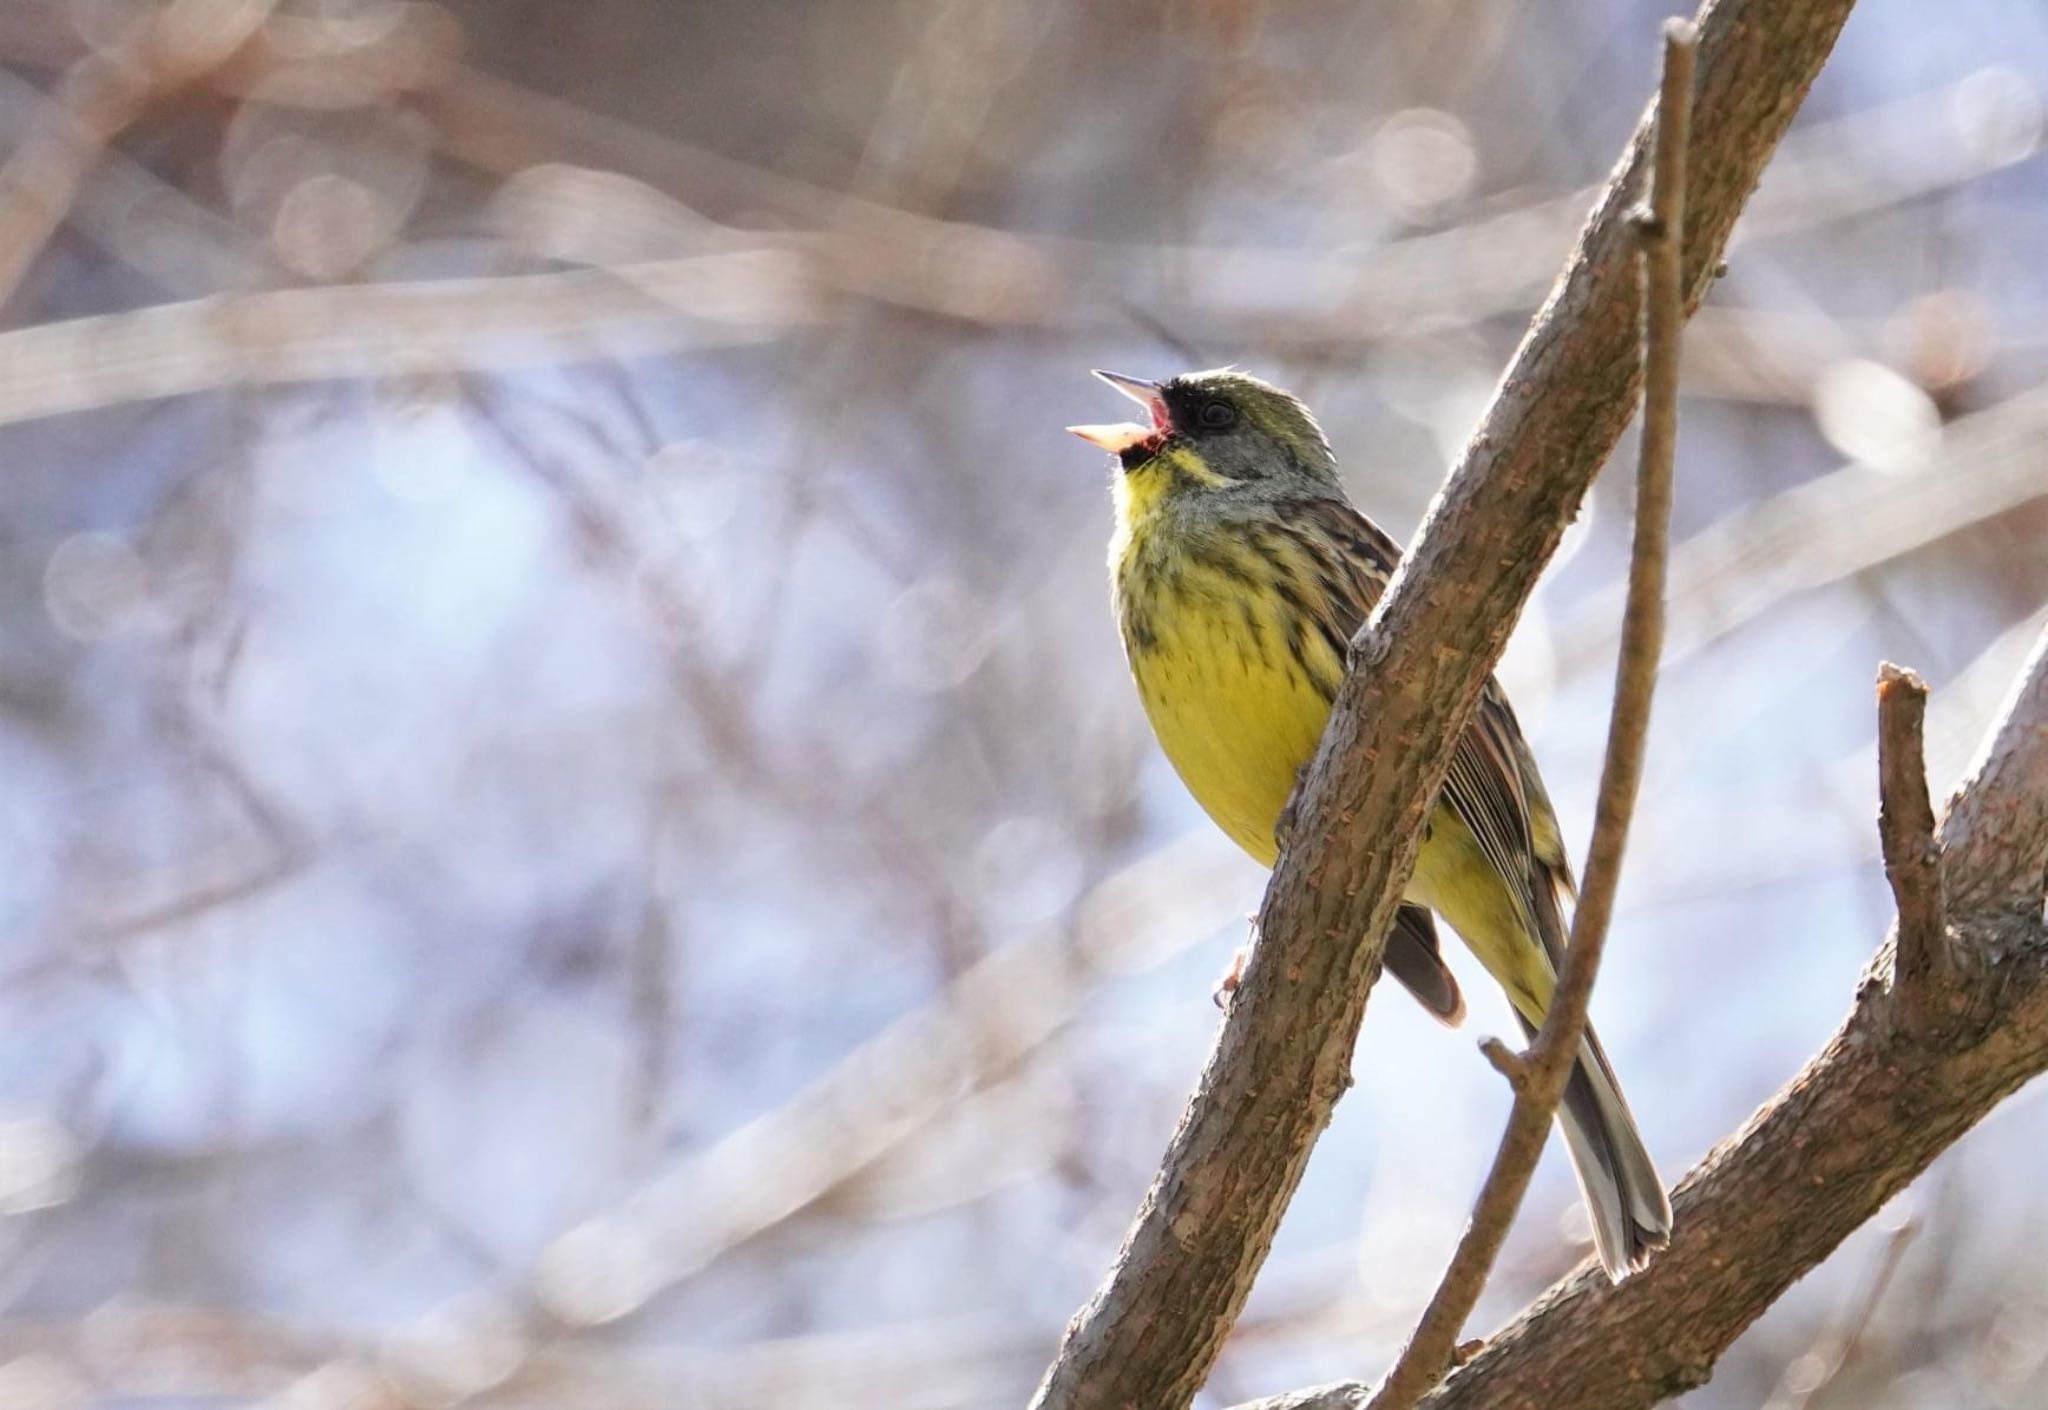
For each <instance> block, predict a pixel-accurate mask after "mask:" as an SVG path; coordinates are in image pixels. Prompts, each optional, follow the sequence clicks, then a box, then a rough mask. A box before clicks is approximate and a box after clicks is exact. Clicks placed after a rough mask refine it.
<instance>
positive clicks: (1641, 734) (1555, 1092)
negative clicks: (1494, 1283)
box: [1368, 20, 1932, 1410]
mask: <svg viewBox="0 0 2048 1410" xmlns="http://www.w3.org/2000/svg"><path fill="white" fill-rule="evenodd" d="M1697 42H1698V36H1697V35H1696V34H1695V33H1694V32H1693V28H1692V26H1691V25H1689V24H1687V23H1685V22H1684V21H1683V20H1671V21H1667V22H1666V24H1665V26H1664V68H1663V79H1662V82H1661V84H1660V87H1659V92H1658V98H1657V140H1656V160H1655V165H1654V167H1653V168H1652V171H1651V176H1650V199H1649V203H1648V207H1647V209H1646V210H1644V211H1642V212H1641V213H1640V214H1639V216H1638V218H1637V221H1636V234H1637V236H1638V238H1639V240H1640V242H1641V246H1642V250H1641V262H1642V272H1643V320H1642V322H1643V366H1644V380H1643V438H1642V466H1641V470H1640V471H1639V474H1638V478H1637V488H1636V527H1635V541H1634V544H1633V546H1632V549H1631V553H1630V557H1629V572H1628V599H1627V603H1626V606H1625V608H1624V610H1623V613H1622V627H1621V651H1620V655H1619V659H1618V660H1617V661H1616V663H1615V672H1614V707H1613V713H1612V716H1611V718H1610V720H1609V722H1608V726H1607V757H1606V760H1605V761H1604V763H1603V764H1602V767H1601V770H1600V792H1599V801H1598V803H1597V805H1596V807H1595V809H1594V815H1593V840H1592V843H1591V845H1590V846H1589V847H1588V848H1587V851H1586V884H1585V887H1584V889H1583V890H1582V891H1581V892H1580V895H1579V901H1578V905H1577V907H1576V908H1575V910H1574V911H1573V913H1572V938H1571V948H1570V949H1569V951H1568V952H1567V953H1566V955H1565V962H1564V969H1563V973H1561V974H1560V975H1559V976H1558V983H1557V991H1556V993H1555V994H1554V995H1553V996H1552V998H1551V1002H1550V1009H1549V1011H1548V1012H1547V1013H1546V1014H1545V1015H1544V1019H1543V1027H1542V1030H1541V1031H1540V1032H1538V1033H1537V1035H1536V1040H1535V1042H1533V1043H1532V1044H1530V1047H1529V1051H1528V1054H1527V1055H1526V1056H1525V1057H1524V1059H1523V1060H1522V1063H1521V1066H1520V1068H1519V1069H1518V1070H1513V1071H1511V1072H1510V1077H1509V1080H1510V1081H1511V1082H1512V1083H1513V1085H1514V1089H1515V1102H1514V1107H1513V1109H1512V1110H1511V1111H1510V1112H1509V1113H1508V1124H1507V1129H1506V1130H1505V1131H1504V1132H1503V1133H1502V1134H1501V1138H1500V1148H1499V1149H1498V1150H1497V1151H1496V1152H1495V1153H1494V1157H1493V1168H1492V1169H1490V1170H1489V1171H1487V1174H1486V1182H1485V1183H1484V1184H1483V1185H1481V1186H1480V1189H1479V1198H1478V1199H1477V1200H1476V1201H1475V1202H1474V1203H1473V1206H1472V1218H1471V1219H1470V1221H1469V1222H1467V1224H1466V1226H1465V1232H1464V1234H1463V1236H1462V1237H1460V1238H1459V1240H1458V1246H1457V1248H1456V1249H1455V1250H1453V1251H1452V1254H1451V1261H1450V1264H1449V1266H1448V1267H1446V1268H1445V1269H1444V1275H1443V1278H1442V1280H1441V1281H1440V1282H1439V1283H1438V1284H1437V1289H1436V1292H1435V1293H1434V1294H1433V1295H1432V1296H1431V1297H1430V1300H1429V1305H1428V1306H1427V1307H1425V1308H1424V1309H1423V1312H1422V1319H1421V1320H1420V1321H1419V1322H1417V1323H1416V1326H1415V1331H1414V1333H1413V1334H1412V1335H1411V1336H1410V1337H1409V1338H1408V1344H1407V1346H1405V1347H1404V1348H1402V1351H1401V1355H1400V1356H1399V1357H1398V1358H1397V1359H1396V1360H1395V1362H1394V1367H1393V1369H1392V1370H1391V1371H1389V1372H1388V1373H1387V1377H1386V1379H1385V1380H1384V1381H1382V1382H1381V1384H1380V1388H1379V1390H1378V1392H1377V1393H1375V1394H1374V1396H1373V1398H1372V1401H1371V1403H1370V1405H1369V1406H1368V1410H1409V1407H1411V1406H1413V1405H1414V1404H1415V1402H1416V1401H1418V1400H1420V1399H1421V1398H1422V1396H1423V1394H1424V1393H1425V1392H1426V1391H1428V1389H1429V1388H1430V1387H1431V1386H1433V1385H1435V1384H1436V1383H1437V1382H1438V1381H1440V1380H1442V1379H1443V1376H1444V1372H1445V1371H1447V1370H1449V1369H1450V1365H1451V1358H1452V1357H1453V1355H1454V1354H1455V1353H1456V1351H1457V1347H1458V1333H1459V1332H1460V1331H1462V1330H1463V1329H1464V1326H1465V1321H1466V1319H1467V1318H1469V1317H1470V1316H1471V1315H1472V1309H1473V1307H1474V1306H1476V1305H1477V1304H1478V1302H1479V1294H1480V1292H1481V1291H1482V1290H1483V1289H1484V1288H1485V1287H1486V1280H1487V1277H1488V1275H1490V1274H1491V1273H1492V1271H1493V1265H1494V1262H1495V1260H1496V1259H1498V1258H1499V1257H1500V1250H1501V1246H1502V1245H1503V1244H1505V1243H1506V1242H1507V1237H1508V1230H1509V1228H1511V1227H1512V1226H1513V1224H1514V1222H1515V1214H1516V1212H1517V1211H1519V1210H1520V1209H1521V1207H1522V1197H1523V1195H1525V1194H1526V1193H1527V1192H1528V1189H1529V1180H1530V1177H1531V1176H1533V1175H1534V1174H1535V1173H1536V1162H1537V1161H1538V1160H1539V1159H1541V1158H1542V1155H1543V1146H1544V1141H1545V1138H1546V1137H1548V1136H1549V1134H1550V1122H1551V1118H1552V1117H1553V1116H1555V1115H1556V1114H1557V1104H1558V1102H1559V1100H1561V1099H1562V1098H1563V1096H1564V1087H1565V1081H1566V1079H1567V1078H1568V1077H1569V1076H1570V1075H1571V1070H1572V1065H1573V1063H1574V1062H1576V1061H1577V1059H1578V1054H1579V1044H1580V1040H1581V1039H1582V1038H1583V1037H1584V1035H1585V1032H1586V1010H1587V1007H1588V1005H1589V1004H1590V1003H1591V1002H1592V998H1593V979H1594V976H1595V975H1596V974H1597V973H1598V972H1599V968H1600V956H1601V953H1602V951H1603V950H1604V949H1605V947H1606V944H1607V930H1608V924H1609V922H1610V921H1611V920H1612V919H1613V916H1614V896H1615V892H1616V890H1617V889H1618V888H1619V886H1620V883H1621V859H1622V855H1623V853H1624V852H1625V851H1626V849H1627V845H1628V825H1629V820H1630V819H1631V818H1632V817H1633V816H1634V815H1635V806H1636V794H1637V792H1638V790H1639V789H1640V787H1641V784H1642V777H1643V755H1644V752H1645V750H1646V748H1647V747H1648V745H1649V739H1650V704H1651V701H1652V699H1653V697H1654V696H1655V694H1656V688H1657V661H1658V657H1659V656H1660V655H1661V654H1662V652H1663V646H1664V578H1665V565H1666V562H1667V561H1668V559H1669V557H1670V552H1671V476H1672V462H1673V459H1674V457H1675V456H1676V453H1677V449H1678V345H1679V336H1680V334H1681V333H1683V332H1684V329H1685V289H1684V286H1683V284H1682V270H1681V268H1680V261H1681V259H1682V257H1683V252H1684V249H1685V157H1686V148H1687V145H1688V144H1689V142H1690V140H1691V137H1690V133H1691V126H1692V77H1693V50H1694V46H1695V44H1696V43H1697ZM1931 821H1932V820H1931V819H1930V824H1931ZM1931 838H1932V834H1931V833H1930V840H1931ZM1495 1065H1496V1066H1498V1065H1499V1063H1498V1060H1496V1062H1495Z"/></svg>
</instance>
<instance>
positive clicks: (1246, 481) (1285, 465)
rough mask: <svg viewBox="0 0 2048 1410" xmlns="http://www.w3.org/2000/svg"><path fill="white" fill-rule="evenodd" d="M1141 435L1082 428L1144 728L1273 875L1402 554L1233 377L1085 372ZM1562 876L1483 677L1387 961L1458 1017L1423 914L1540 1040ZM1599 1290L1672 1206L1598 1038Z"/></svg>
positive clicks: (1308, 422) (1583, 1161) (1588, 1130)
mask: <svg viewBox="0 0 2048 1410" xmlns="http://www.w3.org/2000/svg"><path fill="white" fill-rule="evenodd" d="M1095 375H1096V376H1098V377H1100V378H1102V379H1103V380H1104V381H1105V382H1107V383H1109V384H1110V385H1111V386H1112V387H1115V388H1116V389H1117V390H1118V391H1120V392H1122V393H1124V394H1125V395H1126V396H1128V397H1130V398H1132V399H1133V400H1134V401H1137V402H1138V403H1139V404H1140V405H1142V406H1144V407H1145V409H1146V411H1147V412H1148V418H1147V420H1146V421H1145V422H1144V423H1142V424H1141V423H1124V424H1119V425H1104V426H1075V427H1071V428H1069V429H1071V430H1072V431H1073V432H1074V433H1075V434H1076V435H1078V436H1080V437H1082V438H1083V439H1084V440H1087V441H1089V442H1090V443H1092V444H1094V445H1097V446H1099V447H1101V448H1102V449H1104V450H1107V451H1109V452H1110V453H1111V454H1112V455H1114V456H1115V457H1116V460H1117V465H1118V467H1119V469H1118V472H1117V473H1116V475H1115V478H1114V488H1115V498H1116V533H1115V536H1114V538H1112V540H1111V541H1110V550H1109V566H1110V579H1111V587H1112V598H1113V602H1114V605H1115V609H1116V615H1117V622H1118V625H1119V627H1120V628H1121V630H1122V634H1123V642H1124V653H1125V656H1126V657H1127V658H1128V660H1129V662H1130V667H1131V675H1132V677H1133V678H1134V679H1135V680H1136V682H1137V686H1138V695H1139V697H1140V699H1141V700H1143V702H1144V706H1145V714H1146V716H1147V717H1148V718H1149V719H1150V720H1151V722H1152V729H1153V732H1154V733H1155V734H1156V735H1158V737H1159V743H1160V745H1161V747H1162V748H1164V749H1165V751H1166V756H1167V758H1168V759H1170V760H1171V761H1172V762H1173V766H1174V768H1175V769H1176V770H1178V771H1179V773H1180V776H1181V779H1182V781H1183V782H1185V783H1186V784H1187V787H1188V791H1189V792H1191V793H1192V794H1194V796H1195V799H1196V801H1197V802H1199V803H1200V804H1201V805H1202V807H1203V808H1204V809H1205V810H1206V811H1207V812H1208V814H1209V816H1210V817H1211V818H1214V819H1215V821H1216V824H1217V826H1219V827H1221V828H1222V829H1223V831H1224V832H1226V833H1228V834H1229V835H1230V837H1231V839H1232V840H1233V841H1234V842H1236V843H1237V844H1238V846H1240V847H1242V848H1244V850H1245V851H1247V852H1249V853H1250V854H1251V855H1252V856H1253V857H1255V858H1256V859H1257V860H1258V861H1259V862H1260V863H1261V864H1262V865H1264V866H1269V867H1270V866H1271V865H1272V864H1273V862H1274V859H1275V857H1276V856H1277V855H1278V852H1279V846H1278V843H1277V842H1276V840H1275V838H1274V828H1275V826H1276V824H1277V823H1278V822H1279V819H1280V815H1281V811H1282V809H1283V808H1284V807H1285V806H1286V804H1287V800H1288V797H1289V796H1290V795H1291V794H1292V792H1293V790H1294V786H1295V782H1296V780H1297V778H1298V777H1299V776H1300V774H1301V771H1302V770H1303V769H1304V768H1305V767H1306V766H1307V765H1308V763H1309V761H1310V759H1311V758H1313V757H1314V755H1315V751H1316V746H1317V744H1318V743H1319V742H1320V741H1321V739H1322V735H1323V725H1324V723H1325V721H1326V720H1327V719H1328V718H1329V713H1330V701H1331V699H1332V698H1333V697H1334V696H1335V695H1336V692H1337V686H1338V683H1339V681H1341V680H1342V678H1343V675H1344V663H1345V653H1346V649H1347V645H1348V643H1349V642H1350V639H1351V636H1352V633H1354V632H1355V631H1357V629H1358V627H1359V625H1360V624H1361V623H1362V622H1363V621H1364V620H1365V618H1366V615H1367V614H1368V613H1369V612H1370V611H1371V610H1372V607H1373V604H1374V602H1375V601H1377V600H1378V598H1379V595H1380V593H1381V591H1382V590H1384V588H1385V587H1386V584H1387V579H1388V577H1389V575H1390V574H1391V573H1392V572H1393V569H1394V565H1395V563H1396V561H1397V560H1398V558H1399V556H1400V549H1399V548H1398V547H1397V546H1396V545H1395V543H1394V541H1393V540H1392V539H1390V538H1389V537H1387V535H1386V534H1384V533H1382V532H1381V531H1380V529H1379V528H1378V527H1377V526H1376V525H1374V524H1373V523H1372V521H1371V520H1369V519H1367V518H1366V517H1365V516H1364V515H1363V514H1361V513H1359V512H1358V510H1357V509H1355V508H1353V507H1352V505H1351V502H1350V501H1349V500H1348V499H1347V498H1346V497H1345V494H1344V489H1343V486H1342V485H1341V484H1340V483H1339V481H1338V478H1337V461H1336V457H1335V456H1334V455H1333V454H1332V453H1331V450H1330V443H1329V441H1328V440H1327V439H1326V438H1325V437H1324V435H1323V431H1322V428H1321V427H1320V426H1319V425H1317V424H1316V420H1315V417H1314V416H1313V415H1311V414H1310V412H1309V410H1308V408H1307V407H1306V406H1304V405H1302V403H1301V402H1300V401H1299V400H1297V399H1296V398H1294V397H1292V396H1290V395H1289V394H1288V393H1286V392H1284V391H1281V390H1280V389H1279V388H1277V387H1273V386H1270V385H1268V384H1267V383H1265V382H1262V381H1260V380H1259V379H1257V378H1255V377H1251V376H1247V375H1246V374H1244V373H1242V372H1236V371H1231V370H1222V371H1215V372H1195V373H1187V374H1184V375H1182V376H1178V377H1172V378H1169V379H1167V380H1166V381H1163V382H1146V381H1141V380H1139V379H1137V378H1135V377H1124V376H1119V375H1117V374H1115V373H1109V372H1098V373H1096V374H1095ZM1572 895H1573V886H1572V876H1571V867H1570V864H1569V862H1568V861H1567V860H1566V858H1565V851H1564V839H1563V837H1562V835H1561V834H1560V833H1559V831H1558V825H1557V817H1556V814H1555V813H1554V812H1553V811H1552V810H1551V806H1550V799H1549V798H1548V797H1547V796H1546V795H1545V793H1544V790H1543V780H1542V778H1541V777H1540V776H1539V775H1538V773H1537V771H1536V761H1535V759H1534V758H1533V757H1532V756H1531V755H1530V753H1529V747H1528V745H1527V744H1526V743H1525V742H1524V741H1523V738H1522V732H1521V728H1520V726H1518V725H1517V724H1516V722H1515V715H1514V711H1513V710H1512V709H1510V708H1509V706H1508V701H1507V696H1506V695H1505V694H1504V693H1503V692H1502V691H1501V689H1500V686H1499V684H1498V683H1497V682H1494V681H1488V682H1487V686H1486V692H1485V694H1484V696H1483V697H1482V698H1481V700H1480V704H1479V713H1478V715H1477V717H1476V718H1475V719H1474V720H1473V722H1472V724H1471V725H1470V726H1469V727H1468V728H1467V729H1466V731H1465V734H1464V737H1463V738H1462V739H1460V740H1459V741H1458V747H1457V750H1456V753H1455V754H1454V755H1453V757H1452V760H1451V769H1450V775H1449V777H1448V779H1447V780H1446V781H1445V784H1444V790H1443V794H1442V796H1441V797H1440V798H1439V799H1438V801H1437V806H1436V808H1435V810H1434V812H1433V813H1432V814H1431V817H1430V821H1429V824H1428V828H1427V830H1426V831H1425V833H1424V836H1423V843H1422V849H1421V852H1420V854H1419V856H1418V857H1417V860H1416V864H1415V875H1414V877H1413V879H1412V880H1411V881H1410V882H1409V884H1408V891H1407V894H1406V896H1405V897H1404V898H1403V899H1404V900H1405V901H1406V902H1408V904H1406V905H1404V906H1403V907H1402V908H1401V911H1400V916H1399V920H1398V921H1397V923H1396V925H1395V927H1394V932H1393V934H1392V935H1391V936H1390V937H1389V939H1388V941H1387V950H1386V967H1387V969H1388V970H1389V971H1390V972H1391V973H1392V974H1393V975H1394V977H1395V978H1396V979H1398V980H1400V981H1401V983H1402V984H1403V985H1404V986H1406V987H1407V988H1408V990H1409V991H1410V992H1412V993H1413V994H1414V995H1415V997H1416V998H1417V999H1419V1000H1421V1002H1422V1003H1423V1005H1424V1006H1425V1007H1427V1008H1428V1009H1429V1011H1430V1012H1431V1013H1433V1014H1435V1015H1436V1016H1437V1017H1438V1018H1440V1019H1442V1020H1444V1021H1445V1022H1446V1023H1450V1024H1456V1023H1457V1022H1458V1021H1459V1019H1460V1018H1461V1017H1462V1016H1463V1014H1464V1001H1463V999H1462V997H1461V996H1460V994H1459V992H1458V984H1457V980H1456V979H1455V978H1453V977H1452V975H1451V972H1450V970H1449V969H1448V968H1446V967H1445V964H1444V961H1443V957H1442V954H1441V952H1440V951H1439V950H1438V948H1437V938H1436V928H1435V924H1434V922H1433V921H1432V919H1431V913H1432V912H1434V913H1435V914H1436V915H1440V916H1442V917H1443V918H1444V919H1445V920H1447V921H1449V922H1450V924H1451V927H1452V929H1454V930H1456V931H1457V932H1458V934H1459V935H1460V936H1462V937H1463V938H1464V940H1465V943H1466V944H1467V945H1468V946H1470V947H1471V949H1472V952H1473V953H1474V954H1475V955H1477V956H1478V957H1479V960H1480V963H1482V964H1483V965H1485V966H1486V969H1487V971H1488V972H1489V973H1490V974H1492V975H1493V977H1494V978H1495V979H1496V980H1498V981H1499V983H1500V985H1501V987H1502V988H1503V989H1504V990H1506V991H1507V996H1508V999H1509V1001H1510V1002H1511V1003H1512V1004H1513V1006H1514V1009H1515V1014H1516V1017H1517V1018H1519V1019H1520V1020H1521V1023H1522V1026H1523V1028H1524V1030H1525V1031H1527V1032H1530V1033H1533V1032H1534V1031H1535V1028H1536V1026H1537V1025H1538V1024H1540V1023H1541V1022H1542V1020H1543V1015H1544V1012H1545V1010H1546V1009H1547V1008H1548V1006H1549V1003H1550V995H1551V991H1552V989H1553V988H1554V987H1555V984H1556V974H1557V967H1558V965H1559V964H1560V962H1561V960H1562V957H1563V954H1564V947H1565V944H1566V938H1567V931H1566V928H1565V922H1564V904H1565V902H1566V901H1567V900H1568V899H1569V898H1570V897H1571V896H1572ZM1558 1120H1559V1123H1560V1124H1561V1125H1562V1126H1563V1128H1564V1134H1565V1142H1566V1145H1567V1147H1568V1149H1569V1150H1570V1153H1571V1157H1572V1165H1573V1168H1574V1169H1575V1170H1576V1171H1577V1173H1578V1177H1579V1185H1580V1188H1581V1189H1582V1190H1583V1191H1584V1193H1585V1196H1586V1204H1587V1208H1588V1209H1589V1210H1590V1211H1591V1214H1592V1223H1593V1236H1594V1242H1595V1244H1596V1246H1597V1247H1598V1250H1599V1254H1600V1262H1601V1264H1602V1265H1603V1266H1604V1267H1605V1268H1606V1270H1607V1273H1608V1275H1609V1276H1610V1277H1613V1278H1616V1279H1619V1278H1621V1277H1622V1276H1623V1275H1624V1274H1626V1273H1627V1272H1629V1271H1630V1270H1632V1269H1635V1268H1638V1267H1640V1266H1641V1265H1642V1263H1643V1261H1644V1259H1645V1258H1646V1257H1647V1256H1648V1255H1649V1253H1650V1251H1651V1250H1652V1249H1654V1248H1658V1247H1661V1246H1662V1245H1663V1244H1664V1243H1665V1242H1666V1240H1667V1239H1668V1238H1669V1236H1670V1232H1671V1204H1670V1201H1669V1200H1668V1199H1667V1198H1666V1196H1665V1193H1664V1182H1663V1181H1662V1180H1661V1179H1660V1178H1659V1177H1658V1174H1657V1169H1656V1167H1655V1166H1654V1165H1653V1164H1652V1163H1651V1161H1650V1155H1649V1152H1648V1151H1647V1150H1646V1149H1645V1148H1644V1146H1643V1140H1642V1137H1641V1135H1640V1134H1638V1132H1637V1130H1636V1124H1635V1120H1634V1118H1633V1117H1631V1116H1630V1114H1629V1109H1628V1104H1627V1103H1626V1102H1625V1101H1624V1100H1623V1099H1622V1095H1621V1088H1620V1085H1619V1084H1618V1083H1617V1082H1616V1080H1615V1076H1614V1069H1613V1068H1612V1067H1611V1066H1610V1065H1609V1064H1608V1061H1607V1057H1606V1055H1605V1054H1604V1053H1603V1052H1602V1051H1601V1049H1600V1043H1599V1040H1598V1039H1597V1038H1595V1037H1594V1035H1593V1031H1592V1029H1591V1028H1590V1027H1589V1028H1588V1029H1587V1030H1586V1036H1585V1039H1584V1042H1583V1045H1582V1047H1581V1050H1580V1054H1579V1058H1578V1063H1577V1066H1576V1067H1575V1068H1574V1070H1573V1072H1572V1075H1571V1078H1570V1081H1569V1083H1568V1085H1567V1087H1566V1089H1565V1095H1564V1101H1563V1103H1562V1105H1561V1106H1560V1108H1559V1111H1558Z"/></svg>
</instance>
